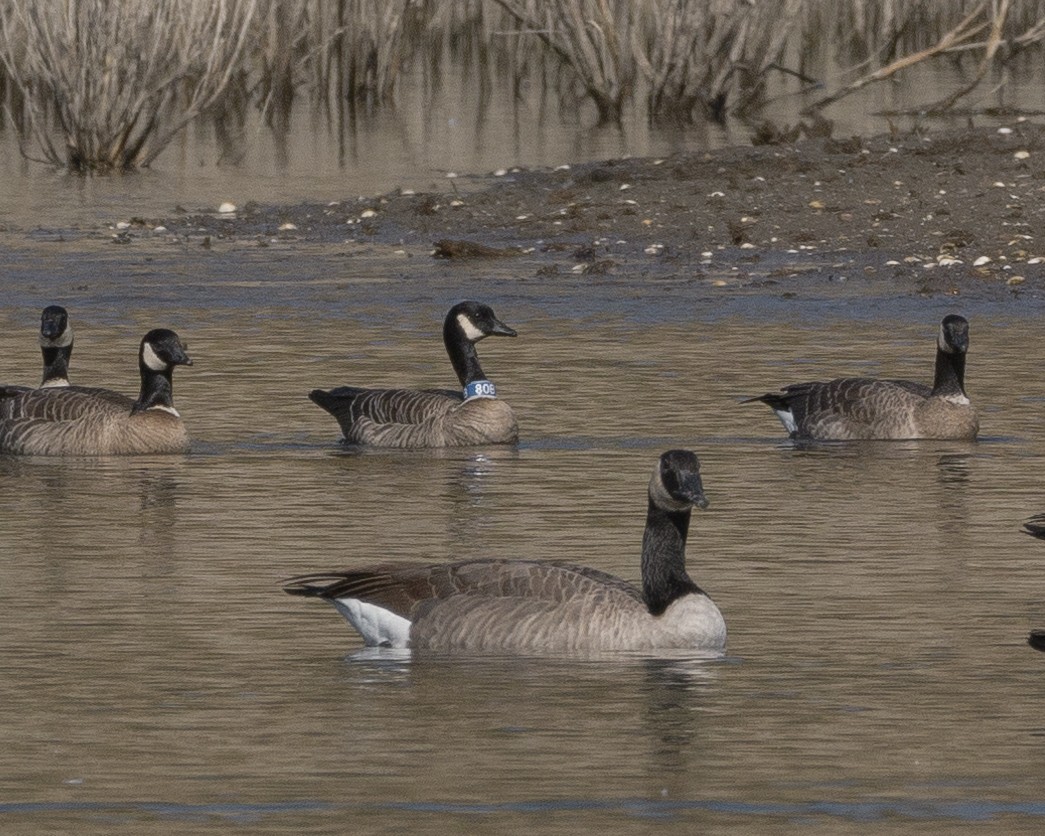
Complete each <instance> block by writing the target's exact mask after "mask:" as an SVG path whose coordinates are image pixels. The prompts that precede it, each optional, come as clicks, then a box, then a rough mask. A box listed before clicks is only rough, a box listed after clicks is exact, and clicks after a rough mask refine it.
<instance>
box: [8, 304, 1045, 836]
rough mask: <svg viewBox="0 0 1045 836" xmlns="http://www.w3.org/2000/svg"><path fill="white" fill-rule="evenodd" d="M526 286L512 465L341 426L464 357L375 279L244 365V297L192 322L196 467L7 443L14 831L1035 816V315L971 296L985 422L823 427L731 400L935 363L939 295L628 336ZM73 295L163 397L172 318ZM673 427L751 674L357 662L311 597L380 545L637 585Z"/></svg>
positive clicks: (624, 323)
mask: <svg viewBox="0 0 1045 836" xmlns="http://www.w3.org/2000/svg"><path fill="white" fill-rule="evenodd" d="M495 301H496V309H497V310H498V312H499V314H501V315H503V317H504V319H505V321H506V322H509V323H510V324H511V325H512V326H513V327H515V328H517V330H518V331H519V333H520V337H519V339H517V340H515V341H512V342H511V344H510V345H504V346H502V345H495V346H488V345H487V344H483V346H482V348H483V352H482V354H483V359H484V367H485V368H487V371H488V372H489V373H490V374H491V377H493V378H494V379H495V380H496V382H497V385H498V390H499V392H501V393H502V396H503V397H505V398H507V399H509V400H510V402H511V403H512V405H513V407H514V408H516V411H517V413H518V415H519V420H520V426H521V428H522V433H523V438H524V441H523V443H522V444H521V445H520V446H519V448H518V449H513V448H490V449H485V450H456V451H436V452H431V451H430V452H424V451H417V452H406V453H390V452H380V451H370V452H357V451H347V450H343V449H340V448H339V447H338V446H337V445H336V443H335V442H336V439H337V436H338V432H337V427H336V424H335V423H334V422H333V421H332V420H331V419H330V418H329V416H327V415H326V414H325V413H322V412H321V411H320V410H319V409H317V408H316V407H314V406H313V405H312V404H310V403H309V402H308V400H307V399H306V397H305V393H306V392H307V391H308V389H309V388H311V387H312V386H314V385H328V384H336V383H349V382H352V383H364V384H365V383H375V384H377V383H387V382H398V383H403V384H414V385H441V384H442V383H443V382H444V381H445V380H447V379H448V378H450V375H451V374H452V373H451V371H450V369H449V367H448V364H447V363H446V360H445V357H444V356H443V353H442V346H441V345H439V342H438V338H437V337H435V338H433V336H432V335H433V333H435V332H437V328H436V327H434V326H431V322H429V321H428V320H431V321H436V322H437V320H438V316H439V314H438V308H439V307H441V305H435V304H433V305H431V308H432V311H433V312H435V313H433V316H434V317H435V319H432V317H427V318H426V316H423V315H421V314H417V315H416V316H413V315H409V316H405V317H402V318H400V319H398V321H397V317H396V315H395V314H394V312H393V311H392V310H391V309H390V308H388V307H385V308H382V307H380V306H379V305H377V304H376V303H375V307H374V308H373V310H372V312H371V313H372V315H368V314H367V313H366V312H360V311H354V312H353V313H352V315H351V316H349V315H348V314H346V315H344V321H340V322H339V321H333V322H331V323H325V324H324V327H323V328H321V329H316V328H314V327H313V325H314V321H315V319H314V317H313V315H312V314H311V312H310V311H309V310H308V309H307V307H308V306H307V305H303V306H302V307H301V308H300V309H296V308H290V309H288V310H287V311H286V312H285V315H284V316H282V317H278V318H277V317H272V318H268V319H260V320H257V321H255V322H254V323H253V324H252V325H250V326H249V330H250V335H249V336H250V339H249V344H250V345H251V346H252V347H254V349H256V350H252V351H251V352H244V350H243V349H244V340H243V333H241V332H236V331H235V330H230V329H229V328H228V322H227V318H226V317H225V316H224V315H215V316H213V317H210V318H208V316H207V314H206V312H205V311H204V310H202V309H199V310H196V311H194V312H193V313H191V315H190V316H189V318H190V320H191V322H190V324H189V327H186V328H183V330H184V331H185V335H186V337H187V338H188V339H189V340H190V345H191V347H192V350H193V354H194V357H198V358H199V359H198V360H197V361H196V365H194V366H193V368H192V369H187V370H183V371H184V372H185V373H184V374H182V375H180V376H179V378H178V380H177V382H176V393H175V398H176V401H177V403H178V406H179V408H180V409H181V410H182V412H183V414H184V415H185V417H186V420H187V422H188V424H189V427H190V431H191V433H192V435H193V438H194V444H195V446H194V451H193V453H192V454H190V455H188V456H185V457H167V458H145V459H107V460H80V461H77V460H69V461H57V460H54V461H52V460H30V459H22V460H19V459H3V460H0V515H2V519H3V537H2V538H0V659H2V660H3V666H4V671H5V675H4V677H2V678H0V703H2V704H3V705H4V707H5V723H4V725H3V730H2V732H0V788H2V796H3V798H4V799H5V800H6V801H7V803H6V804H4V803H0V823H2V824H3V826H4V827H5V828H8V829H11V830H12V831H25V830H27V829H51V830H61V829H72V828H73V827H76V828H77V829H85V828H86V829H106V828H112V827H113V826H114V823H115V826H130V827H132V828H133V829H134V830H135V831H136V832H164V831H169V830H170V828H171V827H174V828H176V829H177V830H178V831H179V832H195V831H202V830H204V829H207V828H208V827H212V826H213V824H214V823H215V822H217V823H219V824H222V825H225V826H228V825H230V824H233V823H242V822H243V821H248V822H249V826H250V828H251V830H252V832H276V831H280V830H286V829H290V828H294V829H299V830H302V829H305V830H307V829H315V830H317V831H318V830H324V829H326V830H329V829H343V828H344V827H345V826H346V822H351V824H352V826H353V827H358V828H359V829H360V830H381V829H392V828H409V829H410V830H411V832H421V833H425V832H433V833H434V832H436V831H437V830H438V831H439V832H446V830H447V829H448V828H450V829H469V828H476V827H478V828H483V827H487V828H491V829H492V828H494V827H496V828H498V829H503V828H513V829H514V828H522V827H526V828H527V829H528V830H533V831H536V832H549V833H551V832H566V831H570V832H577V830H579V829H593V828H595V827H613V829H614V830H615V831H616V832H640V831H644V830H645V829H647V828H648V827H649V819H650V817H655V818H657V819H658V820H660V819H662V818H663V819H664V820H666V821H667V822H668V823H669V824H670V823H671V822H675V823H678V824H680V825H685V826H690V827H692V826H697V825H701V824H703V825H718V826H721V827H727V826H739V827H747V828H752V827H758V828H759V829H760V830H765V831H766V832H776V831H780V830H784V829H787V828H789V827H791V826H793V824H794V823H795V821H796V820H800V821H803V822H807V823H811V824H820V825H822V826H824V827H826V828H828V829H830V830H831V831H832V832H848V831H850V830H856V829H857V828H862V827H863V826H864V825H865V822H866V820H867V819H868V818H872V819H880V820H881V821H880V822H879V823H880V824H883V825H884V826H885V827H887V828H889V827H892V826H893V823H894V822H895V823H896V824H895V829H896V830H900V829H903V828H906V827H908V826H910V825H911V823H912V822H915V821H917V823H918V824H919V825H921V826H925V827H928V828H930V829H936V830H939V831H951V830H954V829H957V828H960V827H963V826H969V827H972V826H977V824H982V822H980V821H979V817H980V816H983V817H986V818H992V819H997V820H1001V821H1004V823H1005V824H1006V825H1007V826H1011V827H1012V828H1013V829H1017V830H1018V829H1020V828H1023V829H1030V828H1036V827H1037V826H1038V825H1040V823H1041V822H1040V819H1041V817H1042V815H1043V813H1045V805H1043V803H1042V802H1043V800H1042V796H1041V786H1042V781H1041V778H1042V776H1043V775H1045V764H1043V762H1042V761H1043V757H1045V755H1043V750H1042V747H1041V746H1040V740H1041V735H1042V734H1043V732H1045V729H1043V724H1042V721H1041V713H1040V705H1041V701H1042V698H1043V696H1045V684H1043V682H1045V680H1043V679H1042V677H1041V661H1042V659H1041V656H1040V655H1039V654H1035V653H1034V652H1033V651H1030V650H1029V649H1027V648H1026V647H1025V645H1024V643H1023V640H1024V635H1025V633H1026V630H1027V629H1028V628H1029V627H1030V626H1035V625H1040V624H1041V622H1042V621H1045V601H1043V593H1042V591H1041V590H1042V583H1041V566H1042V561H1043V559H1045V550H1043V549H1042V546H1041V544H1040V543H1038V542H1037V541H1035V540H1033V539H1032V538H1029V537H1026V536H1025V535H1022V534H1021V533H1020V532H1019V523H1020V522H1021V521H1022V520H1023V519H1024V518H1026V517H1027V516H1029V515H1030V514H1032V513H1035V512H1037V511H1040V510H1042V509H1041V507H1040V503H1041V494H1040V476H1039V474H1040V469H1041V461H1042V456H1043V452H1045V427H1043V426H1042V412H1043V410H1042V408H1041V407H1042V392H1040V391H1038V390H1037V389H1036V388H1034V385H1033V384H1030V385H1027V383H1026V382H1027V381H1033V380H1034V373H1033V372H1034V369H1033V365H1032V363H1031V361H1030V360H1029V359H1027V356H1026V355H1025V354H1024V353H1022V352H1020V351H1017V350H1015V348H1014V347H1015V346H1021V345H1029V344H1033V343H1034V341H1035V339H1036V332H1037V325H1036V323H1035V322H1033V321H1030V320H1021V319H1019V318H1015V319H1013V320H1011V321H1009V322H1007V323H1002V322H1000V321H994V320H992V319H991V318H990V317H986V316H984V317H975V316H971V317H970V319H971V321H972V322H973V347H972V350H971V353H970V359H969V374H968V384H969V391H970V395H971V396H972V397H973V399H974V400H976V401H977V402H979V403H981V404H983V405H984V407H985V409H984V419H983V431H984V438H983V439H982V440H981V442H979V443H978V444H971V445H963V444H950V443H942V442H929V443H897V444H877V445H818V446H811V447H796V446H794V445H792V444H791V443H790V442H787V441H786V440H785V439H784V438H783V435H782V432H781V430H780V427H779V425H778V424H777V422H776V419H775V418H774V417H773V416H772V414H771V413H770V412H769V411H768V410H766V409H765V408H764V407H761V406H760V405H751V404H749V405H741V404H739V403H737V398H738V397H739V396H742V395H749V394H753V393H757V392H761V391H765V390H766V389H767V387H772V386H773V385H776V384H777V383H785V382H789V381H791V380H797V379H816V378H824V377H828V376H831V375H834V374H837V373H874V374H887V375H889V376H900V377H911V378H914V379H924V378H927V377H928V376H929V375H930V374H931V358H932V339H933V336H934V333H935V323H936V322H938V319H939V317H938V316H937V311H936V310H935V309H933V310H929V311H919V312H917V313H918V315H917V316H913V315H912V316H911V318H910V319H909V320H907V321H903V322H899V323H893V324H892V325H891V326H890V332H889V335H888V337H883V338H881V339H880V340H878V341H877V343H876V344H875V345H874V346H873V347H874V351H873V352H871V351H870V349H869V347H868V346H867V345H866V344H861V343H860V341H856V344H854V340H853V339H852V333H853V331H854V327H856V328H857V330H859V328H860V327H861V326H860V325H857V326H854V323H853V322H851V321H849V320H844V319H838V320H834V319H825V320H824V321H823V322H821V323H819V324H818V326H817V327H816V328H815V329H813V328H801V329H799V328H795V327H791V326H787V325H772V324H767V323H766V322H765V321H762V320H759V319H757V318H749V319H745V318H741V317H736V316H730V317H721V318H716V317H715V316H714V315H710V314H709V315H708V316H706V317H705V318H704V319H703V320H702V321H700V322H699V327H697V326H694V324H692V323H689V322H679V321H674V320H672V319H670V318H668V319H665V320H663V321H642V322H638V321H628V320H625V319H618V320H616V321H613V322H611V323H609V324H607V322H606V321H605V320H599V321H596V320H594V319H593V320H592V321H584V320H581V321H579V322H578V321H577V320H576V319H571V318H567V317H549V316H547V315H542V314H540V313H539V307H538V306H531V305H523V306H519V310H518V313H517V315H513V311H512V305H511V304H510V303H509V302H502V301H500V300H495ZM71 312H72V315H73V317H74V324H75V325H76V326H78V327H79V330H78V332H77V334H78V340H79V342H78V348H77V352H76V353H75V354H74V359H73V366H72V371H73V375H74V378H75V379H76V380H77V381H78V382H81V383H98V382H107V383H109V384H110V385H113V386H115V387H116V388H121V389H124V390H133V378H134V374H133V372H134V370H133V361H132V360H131V361H129V360H128V349H127V346H128V345H131V346H132V351H133V345H134V343H135V341H136V339H137V337H136V336H134V335H135V334H137V333H138V330H139V328H138V325H139V323H133V324H127V325H124V324H117V325H112V324H106V325H104V326H103V325H102V324H101V323H100V321H99V316H100V315H99V314H98V312H97V311H95V310H94V306H93V303H91V302H89V301H85V302H84V304H83V305H82V306H81V309H80V310H79V311H77V310H76V308H75V307H73V306H71ZM161 313H162V312H158V311H152V312H150V311H142V312H140V314H139V315H140V316H141V317H142V318H148V317H149V316H151V315H153V314H155V315H157V316H159V315H160V314H161ZM922 314H924V316H923V315H922ZM30 319H31V317H27V318H26V321H29V320H30ZM335 320H336V317H335ZM390 322H396V325H395V326H390V325H389V323H390ZM332 334H336V335H337V339H336V340H332V339H331V335H332ZM81 337H82V339H81ZM767 345H773V346H777V347H778V348H777V349H776V350H774V351H773V352H771V353H767V352H766V351H765V347H766V346H767ZM35 351H36V349H35V346H34V345H33V344H32V331H31V328H30V329H28V330H27V329H26V328H25V327H24V325H23V324H22V323H21V322H20V320H19V319H18V317H16V316H13V315H10V314H8V315H7V316H6V322H5V323H4V327H3V328H0V356H2V357H4V358H5V370H6V371H5V373H4V376H5V378H6V379H8V380H12V378H15V377H16V376H15V375H12V374H11V369H17V370H22V372H23V373H22V374H20V375H18V376H17V378H18V379H21V378H25V379H29V380H31V379H33V378H35V377H36V375H37V366H38V359H37V357H36V356H35V355H34V353H35ZM872 354H873V359H872V360H868V357H869V356H870V355H872ZM724 357H728V358H729V363H728V365H727V364H725V363H723V362H722V358H724ZM709 370H710V371H709ZM1019 382H1023V383H1022V385H1017V384H1018V383H1019ZM671 446H685V447H690V448H692V449H694V450H696V451H697V452H698V453H699V454H700V456H701V461H702V465H703V468H702V472H703V475H704V481H705V487H706V489H707V492H708V497H709V499H710V501H711V506H710V508H709V509H708V510H707V511H705V512H701V513H695V514H694V518H693V521H692V526H691V537H690V549H689V565H690V567H691V570H692V573H693V576H694V578H695V579H696V580H697V581H698V583H700V584H701V585H702V586H703V587H704V588H705V589H707V590H708V592H709V593H710V594H711V595H712V597H713V598H714V599H715V601H716V602H717V603H718V605H719V606H720V608H721V609H722V611H723V613H724V615H725V617H726V621H727V624H728V626H729V631H730V640H729V655H728V657H727V658H726V659H724V660H721V661H717V662H716V661H710V662H709V661H708V660H706V659H700V658H691V657H688V656H686V655H682V656H676V657H669V658H663V659H661V658H658V659H646V658H641V657H631V656H617V657H602V658H598V657H592V658H576V659H571V658H551V659H533V658H524V659H516V658H501V657H492V658H481V659H476V658H472V659H468V658H452V657H440V656H434V655H427V656H418V657H411V656H410V655H409V654H406V655H403V654H399V655H396V654H387V653H373V652H370V653H366V652H362V653H361V652H360V650H361V648H360V646H359V641H358V639H357V638H356V637H355V636H354V634H353V632H352V631H351V630H350V628H349V627H348V625H347V624H346V623H345V622H344V621H343V620H342V619H341V618H340V617H339V616H338V615H337V614H336V613H335V612H334V611H333V609H332V608H330V607H329V606H321V605H320V604H318V603H316V604H315V605H312V606H310V605H309V604H310V602H306V601H302V600H300V599H293V598H290V597H288V596H285V595H283V594H282V593H281V592H280V589H279V581H280V580H281V579H283V578H285V577H287V576H290V575H294V574H297V573H302V572H308V571H312V570H316V569H322V568H324V567H330V566H351V565H353V564H356V563H362V562H368V561H371V560H374V559H413V558H425V559H435V560H443V559H447V558H452V557H472V556H495V557H498V556H499V557H515V556H528V557H554V558H561V559H566V560H572V561H578V562H584V563H587V564H589V565H592V566H596V567H598V568H600V569H604V570H606V571H610V572H614V573H616V574H618V575H621V576H623V577H626V578H631V579H634V578H637V577H638V555H639V551H640V546H641V536H642V527H643V521H644V516H645V501H646V500H645V486H646V482H647V480H648V477H649V472H650V468H651V467H652V463H653V462H654V461H655V459H656V456H657V454H658V453H659V452H660V451H661V450H662V449H666V448H667V447H671ZM16 802H17V803H16Z"/></svg>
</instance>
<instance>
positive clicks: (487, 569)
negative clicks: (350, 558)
mask: <svg viewBox="0 0 1045 836" xmlns="http://www.w3.org/2000/svg"><path fill="white" fill-rule="evenodd" d="M707 505H708V501H707V499H706V498H705V496H704V490H703V485H702V484H701V479H700V462H699V461H698V459H697V457H696V455H694V454H693V453H691V452H690V451H688V450H669V451H667V452H666V453H663V454H662V455H661V456H660V458H659V460H658V462H657V464H656V466H655V467H654V469H653V475H652V477H651V478H650V482H649V506H648V509H649V510H648V511H647V515H646V531H645V534H644V536H643V540H642V585H641V588H639V587H636V586H634V585H633V584H631V583H628V582H627V581H624V580H622V579H620V578H618V577H615V576H614V575H611V574H608V573H606V572H603V571H600V570H598V569H592V568H590V567H587V566H579V565H574V564H570V563H566V562H562V561H542V560H525V559H514V560H495V559H485V560H483V559H480V560H462V561H457V562H451V563H437V564H395V563H379V564H376V565H373V566H369V567H365V568H360V569H348V570H345V571H340V572H328V573H322V574H312V575H302V576H299V577H296V578H290V579H288V580H287V581H285V582H284V584H285V585H284V591H286V592H287V593H289V594H291V595H303V596H312V597H318V598H324V599H326V600H328V601H330V602H331V603H333V605H334V606H335V607H336V608H337V609H338V611H340V613H341V614H342V615H343V616H344V617H345V618H346V619H348V621H349V623H350V624H351V625H352V626H353V627H354V628H355V629H356V630H357V631H358V632H359V633H360V635H361V636H362V637H363V641H364V642H365V643H366V645H367V646H371V647H393V648H404V647H411V648H423V649H429V650H437V651H447V652H450V651H465V652H483V651H494V652H501V653H540V652H599V651H654V650H660V649H672V648H674V649H689V650H701V651H709V652H716V653H720V652H722V651H723V650H724V649H725V644H726V624H725V621H724V620H723V618H722V613H721V612H719V609H718V607H716V606H715V604H714V602H713V601H712V600H711V598H710V597H708V595H707V594H706V593H705V592H704V591H703V590H702V589H701V588H700V587H699V586H697V585H696V583H694V582H693V580H692V579H691V578H690V576H689V574H688V573H687V571H686V564H685V560H686V534H687V531H688V529H689V518H690V511H691V509H692V508H693V506H696V507H698V508H706V507H707Z"/></svg>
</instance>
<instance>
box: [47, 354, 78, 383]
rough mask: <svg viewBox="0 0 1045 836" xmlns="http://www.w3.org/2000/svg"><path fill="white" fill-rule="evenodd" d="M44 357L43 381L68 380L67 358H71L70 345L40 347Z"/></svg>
mask: <svg viewBox="0 0 1045 836" xmlns="http://www.w3.org/2000/svg"><path fill="white" fill-rule="evenodd" d="M40 352H41V353H42V354H43V356H44V379H43V383H44V384H46V383H47V382H48V381H55V380H64V381H66V382H68V380H69V358H70V357H72V356H73V347H72V346H71V345H46V346H41V347H40Z"/></svg>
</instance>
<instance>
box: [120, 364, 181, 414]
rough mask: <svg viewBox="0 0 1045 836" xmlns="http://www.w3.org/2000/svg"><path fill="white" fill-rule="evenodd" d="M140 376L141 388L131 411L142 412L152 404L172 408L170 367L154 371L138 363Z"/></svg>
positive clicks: (172, 390) (152, 405)
mask: <svg viewBox="0 0 1045 836" xmlns="http://www.w3.org/2000/svg"><path fill="white" fill-rule="evenodd" d="M138 367H139V369H140V370H141V376H142V389H141V393H140V394H139V395H138V400H137V401H136V402H135V404H134V409H132V410H131V412H132V413H133V412H143V411H144V410H146V409H151V408H152V407H154V406H165V407H168V408H170V409H173V408H174V384H173V383H172V382H171V371H172V369H171V367H170V366H168V367H167V368H166V369H164V370H163V371H161V372H157V371H154V370H152V369H150V368H149V367H148V366H146V365H145V364H144V363H139V364H138Z"/></svg>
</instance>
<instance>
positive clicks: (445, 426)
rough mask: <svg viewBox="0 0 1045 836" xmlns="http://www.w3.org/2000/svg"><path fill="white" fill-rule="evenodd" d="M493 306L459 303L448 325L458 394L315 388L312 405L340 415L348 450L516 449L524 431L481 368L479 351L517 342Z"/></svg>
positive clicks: (448, 345) (448, 317)
mask: <svg viewBox="0 0 1045 836" xmlns="http://www.w3.org/2000/svg"><path fill="white" fill-rule="evenodd" d="M515 335H516V332H515V331H513V330H512V329H511V328H509V327H508V326H507V325H505V324H504V323H503V322H501V321H500V320H499V319H498V318H497V317H496V316H495V315H494V312H493V309H492V308H491V307H490V306H489V305H484V304H482V303H481V302H471V301H466V302H459V303H458V304H456V305H454V306H453V307H452V308H450V311H449V313H447V315H446V320H445V321H444V323H443V343H444V344H445V345H446V353H447V354H448V355H450V362H451V363H452V364H453V367H454V371H455V372H457V377H458V379H459V380H460V381H461V386H462V387H463V388H462V390H452V389H363V388H360V387H357V386H341V387H339V388H337V389H331V390H329V391H324V390H322V389H313V390H312V391H311V392H310V393H309V398H311V399H312V401H313V402H315V403H316V404H318V405H319V406H321V407H322V408H323V409H325V410H326V411H327V412H329V413H330V414H331V415H333V416H334V417H335V418H336V419H337V422H338V424H340V425H341V432H342V433H343V434H344V442H345V443H346V444H367V445H372V446H375V447H464V446H469V445H475V444H513V443H515V442H516V441H518V440H519V426H518V424H517V423H516V420H515V414H514V413H513V412H512V408H511V407H510V406H508V404H506V403H505V402H504V401H502V400H500V399H498V397H497V390H496V388H495V387H494V385H493V383H491V382H490V381H489V380H488V379H487V377H486V375H485V374H483V370H482V367H481V366H480V365H479V357H478V355H477V354H476V352H475V344H476V343H477V342H479V340H481V339H483V338H484V337H514V336H515Z"/></svg>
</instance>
